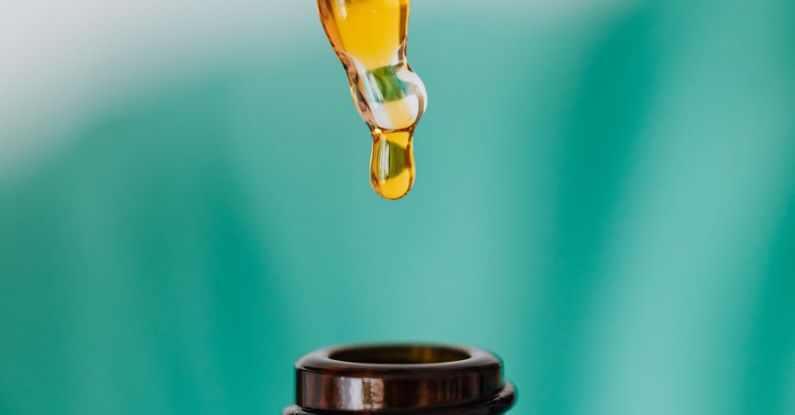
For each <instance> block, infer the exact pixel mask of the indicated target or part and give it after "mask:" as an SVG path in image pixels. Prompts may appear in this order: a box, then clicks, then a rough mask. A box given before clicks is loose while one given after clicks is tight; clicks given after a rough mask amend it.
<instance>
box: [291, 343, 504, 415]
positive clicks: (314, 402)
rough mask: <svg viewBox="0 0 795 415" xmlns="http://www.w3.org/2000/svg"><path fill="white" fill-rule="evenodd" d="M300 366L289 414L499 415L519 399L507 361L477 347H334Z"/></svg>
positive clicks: (305, 357)
mask: <svg viewBox="0 0 795 415" xmlns="http://www.w3.org/2000/svg"><path fill="white" fill-rule="evenodd" d="M295 370H296V391H295V392H296V394H295V406H292V407H290V408H288V409H287V410H286V411H285V412H284V414H285V415H327V414H339V413H340V412H345V413H349V415H354V413H359V414H361V415H365V414H371V413H374V412H389V413H392V414H394V413H403V414H406V415H420V414H423V415H428V414H430V412H428V411H431V412H433V414H434V415H498V414H500V413H502V412H504V411H505V410H507V409H508V408H509V407H510V406H511V404H512V403H513V400H514V397H515V394H514V389H513V386H512V385H511V384H510V382H505V381H503V379H502V362H501V361H500V359H499V358H498V357H497V356H495V355H493V354H491V353H489V352H487V351H485V350H482V349H477V348H473V347H464V346H452V345H433V344H422V343H419V344H418V343H411V344H400V343H398V344H375V345H373V344H369V345H353V346H343V347H332V348H326V349H320V350H316V351H314V352H312V353H309V354H308V355H306V356H304V357H302V358H301V359H299V360H298V362H296V364H295Z"/></svg>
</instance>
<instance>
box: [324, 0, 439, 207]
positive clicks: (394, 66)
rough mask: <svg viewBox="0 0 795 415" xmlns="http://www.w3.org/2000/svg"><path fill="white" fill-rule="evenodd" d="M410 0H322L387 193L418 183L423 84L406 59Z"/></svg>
mask: <svg viewBox="0 0 795 415" xmlns="http://www.w3.org/2000/svg"><path fill="white" fill-rule="evenodd" d="M409 3H410V0H318V9H319V11H320V18H321V21H322V23H323V27H324V28H325V30H326V34H327V35H328V38H329V40H330V41H331V44H332V46H333V47H334V50H335V52H336V53H337V56H338V57H339V59H340V61H341V62H342V64H343V66H344V67H345V70H346V73H347V75H348V79H349V81H350V86H351V94H352V96H353V100H354V104H355V105H356V108H357V110H358V111H359V114H360V115H361V116H362V118H363V119H364V120H365V122H366V123H367V125H368V126H369V127H370V131H371V134H372V141H373V150H372V156H371V160H370V179H371V180H370V181H371V183H372V186H373V189H375V191H376V192H377V193H378V194H380V195H381V196H383V197H384V198H387V199H393V200H394V199H399V198H401V197H403V196H405V195H406V194H407V193H408V192H409V190H411V187H412V185H413V184H414V176H415V170H414V155H413V153H412V139H413V136H414V129H415V126H416V125H417V122H418V121H419V120H420V118H421V117H422V114H423V112H424V111H425V106H426V102H427V98H426V93H425V87H424V85H423V84H422V81H421V80H420V79H419V77H418V76H417V75H416V74H415V73H414V72H413V71H412V70H411V67H410V66H409V65H408V62H407V61H406V34H407V29H408V17H409Z"/></svg>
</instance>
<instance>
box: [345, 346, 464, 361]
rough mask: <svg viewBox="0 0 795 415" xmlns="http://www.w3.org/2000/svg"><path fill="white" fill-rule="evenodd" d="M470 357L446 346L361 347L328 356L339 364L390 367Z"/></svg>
mask: <svg viewBox="0 0 795 415" xmlns="http://www.w3.org/2000/svg"><path fill="white" fill-rule="evenodd" d="M470 357H472V355H471V354H469V353H467V352H466V351H465V350H461V349H456V348H453V347H446V346H411V345H405V346H402V345H397V346H361V347H351V348H347V349H341V350H337V351H334V352H332V353H330V354H329V358H330V359H332V360H336V361H340V362H350V363H365V364H390V365H418V364H420V365H421V364H434V363H449V362H457V361H461V360H466V359H469V358H470Z"/></svg>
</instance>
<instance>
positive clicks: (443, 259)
mask: <svg viewBox="0 0 795 415" xmlns="http://www.w3.org/2000/svg"><path fill="white" fill-rule="evenodd" d="M303 3H304V2H293V3H292V4H293V5H290V6H286V5H285V4H287V3H284V4H282V5H281V6H279V5H276V6H273V7H272V8H270V9H268V10H267V13H264V14H263V18H264V16H266V15H267V14H268V13H271V14H274V13H281V12H283V11H284V10H282V8H285V10H286V8H289V9H290V13H286V12H285V13H286V14H285V16H286V17H285V21H286V23H285V24H284V26H283V27H284V28H285V29H284V30H283V31H282V32H279V33H285V34H287V35H284V36H278V37H276V38H273V37H266V36H265V35H252V36H240V38H241V39H242V38H245V39H247V40H245V41H240V42H239V43H234V42H232V41H231V40H228V39H227V40H225V41H217V42H210V43H207V44H206V45H204V46H202V47H201V49H199V50H200V53H199V55H201V56H205V57H208V58H207V59H199V60H196V61H190V60H185V61H184V62H183V61H179V62H182V63H170V62H172V61H171V60H166V62H167V63H166V64H160V65H156V64H155V63H152V65H153V67H154V69H151V70H150V73H151V74H153V75H152V76H150V77H148V78H141V79H138V78H134V80H133V81H129V80H128V81H125V82H122V81H118V83H119V85H120V86H117V87H116V89H114V91H116V92H114V93H113V94H107V95H103V97H102V98H101V99H97V100H95V101H91V104H90V105H89V104H86V105H85V110H84V111H83V112H82V113H81V114H82V115H80V116H76V115H75V116H70V117H71V118H69V120H70V121H69V122H67V121H64V119H62V118H57V117H56V118H49V116H48V117H44V116H43V115H41V113H39V112H37V111H40V109H36V108H35V107H34V108H33V109H32V110H30V111H28V112H25V113H24V114H23V113H21V112H20V111H22V110H19V111H17V112H14V110H13V108H12V109H11V110H8V111H6V112H5V113H0V116H2V115H6V116H9V118H8V119H7V121H8V122H10V121H11V117H10V115H15V117H14V118H17V116H19V115H20V114H22V115H24V116H26V117H27V118H29V119H31V120H33V121H31V123H32V124H36V123H41V124H42V125H46V126H47V128H46V129H45V128H42V129H40V130H36V129H30V130H25V131H28V132H25V133H21V132H20V133H17V134H16V135H13V134H11V133H9V134H7V135H6V139H8V140H11V139H15V140H17V141H18V142H23V143H28V142H41V143H43V144H40V145H38V146H37V147H36V148H35V150H31V151H29V152H27V153H25V154H26V155H25V156H24V157H22V156H21V155H20V156H18V157H17V156H15V153H9V152H7V153H6V159H8V160H15V162H14V163H11V162H8V163H7V165H6V166H5V168H3V169H2V170H0V413H2V414H9V415H10V414H276V413H279V411H280V410H281V408H283V407H284V406H285V405H287V404H289V403H290V402H291V399H292V388H293V384H292V379H293V373H292V363H293V362H294V361H295V360H296V359H297V358H298V357H300V356H301V355H302V354H304V353H306V352H309V351H311V350H313V349H315V348H318V347H321V346H325V345H329V344H338V343H349V342H369V341H387V340H390V341H391V340H419V341H437V342H453V343H464V344H472V345H478V346H481V347H485V348H488V349H491V350H494V351H495V352H497V353H498V354H499V355H500V356H502V357H503V359H504V360H505V363H506V367H507V372H506V374H507V377H509V378H510V379H512V380H513V381H514V382H515V383H516V384H517V386H518V388H519V391H520V400H519V403H518V404H517V406H516V407H515V409H514V410H513V412H512V413H514V414H523V415H531V414H544V415H554V414H679V415H684V414H694V415H696V414H699V415H703V414H721V415H728V414H782V415H785V414H793V413H795V393H794V392H795V324H794V323H793V317H795V3H793V2H791V1H786V0H781V1H773V0H768V1H760V2H746V1H720V2H718V1H704V2H679V1H670V2H659V3H658V2H644V1H630V2H625V1H622V2H617V1H613V2H606V1H601V2H576V1H570V2H563V3H561V4H557V3H556V2H545V1H539V2H506V1H503V2H494V3H493V4H491V6H487V5H486V4H487V3H484V2H480V3H479V6H478V4H476V3H474V2H452V1H447V2H444V1H438V2H420V1H417V2H415V4H414V6H413V9H412V13H413V14H412V18H411V33H410V47H409V56H410V61H411V63H412V65H413V67H414V69H415V70H416V71H417V72H418V73H419V74H420V75H421V76H422V78H423V79H424V81H425V83H426V85H427V87H428V91H429V95H430V104H429V109H428V112H427V114H426V116H425V118H424V119H423V121H422V123H421V125H420V127H419V129H418V132H417V137H416V150H415V151H416V159H417V163H418V180H417V182H416V186H415V189H414V190H413V191H412V193H411V194H410V195H409V196H408V197H407V198H406V199H404V200H401V201H399V202H386V201H383V200H381V199H379V198H378V197H377V196H376V195H375V194H374V193H373V192H372V191H371V190H370V188H369V182H368V176H367V174H368V171H367V163H368V157H369V151H370V148H369V135H368V132H367V129H366V127H365V126H364V125H363V124H362V123H361V121H360V120H359V119H358V117H357V115H356V113H355V111H354V109H353V107H352V106H351V102H350V97H349V93H348V91H347V86H346V84H345V78H344V75H343V72H342V70H341V67H340V64H339V62H338V61H337V60H336V58H335V57H334V56H333V53H332V51H331V49H330V47H329V45H328V42H327V41H326V39H325V38H324V37H323V34H322V29H321V27H320V24H319V23H318V21H317V18H316V14H315V13H316V11H315V10H314V6H313V5H312V4H303ZM305 3H312V2H305ZM453 3H456V4H458V5H459V6H460V7H459V6H456V7H453V5H452V4H453ZM11 7H13V5H12V6H11ZM164 13H165V12H164ZM256 18H257V16H256V15H254V19H256ZM141 30H144V29H141ZM147 30H148V29H147ZM229 30H230V31H232V32H234V29H229ZM174 31H176V29H173V28H172V29H169V27H168V26H165V28H163V29H161V32H155V33H154V35H153V36H154V37H157V36H163V37H168V36H169V34H171V33H173V32H174ZM197 33H198V31H197ZM241 33H242V29H241ZM263 33H264V32H263ZM257 36H260V37H257ZM224 42H226V43H224ZM282 42H283V43H282ZM147 48H154V49H158V48H160V49H162V50H163V55H164V56H166V55H167V56H171V55H172V52H175V51H176V50H177V49H178V48H177V46H175V45H172V44H166V45H163V44H159V43H158V42H154V43H152V44H147V45H144V46H141V47H140V48H133V49H124V50H123V53H124V54H127V55H130V56H133V57H136V56H137V54H141V55H142V56H143V54H144V51H145V50H147ZM158 50H159V49H158ZM136 59H137V58H136ZM142 59H143V58H142ZM133 60H134V59H133ZM186 62H187V63H186ZM84 63H85V62H84ZM53 64H54V65H55V64H57V61H56V60H55V58H53ZM88 66H89V67H93V66H96V67H98V68H99V67H102V68H105V66H101V65H100V62H99V61H98V62H96V63H95V62H88ZM98 71H99V70H98ZM105 75H106V78H103V79H105V81H103V82H102V83H98V84H97V85H94V86H93V87H87V88H85V91H84V93H86V94H88V93H90V92H92V88H94V89H97V90H99V89H101V88H104V87H106V86H107V85H115V83H116V82H115V81H114V78H113V76H109V75H108V74H105ZM111 75H112V74H111ZM39 81H40V80H37V81H36V82H39ZM12 98H14V97H12ZM16 98H20V99H21V98H22V96H21V95H20V96H19V97H16ZM42 105H46V103H42ZM68 106H69V105H68V104H67V105H64V108H67V107H68ZM9 108H11V107H9ZM31 111H32V112H31ZM64 111H65V110H64ZM20 131H22V130H20ZM34 132H35V133H34ZM9 151H10V150H9ZM19 160H22V161H19Z"/></svg>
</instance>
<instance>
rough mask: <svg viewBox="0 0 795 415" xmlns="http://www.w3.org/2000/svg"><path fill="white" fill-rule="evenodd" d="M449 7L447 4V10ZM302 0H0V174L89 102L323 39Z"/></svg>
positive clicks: (589, 4) (548, 1) (471, 6)
mask: <svg viewBox="0 0 795 415" xmlns="http://www.w3.org/2000/svg"><path fill="white" fill-rule="evenodd" d="M630 2H634V1H633V0H598V1H597V0H567V1H560V0H490V1H488V2H483V1H461V0H420V1H416V2H415V3H414V4H413V13H424V14H427V13H433V14H434V15H435V16H439V18H455V14H456V13H470V12H472V13H478V14H480V15H482V16H483V17H484V19H493V20H506V21H512V22H513V23H515V22H516V19H524V20H527V21H528V24H529V23H530V22H532V21H536V22H538V21H543V22H547V23H548V22H550V21H554V20H557V19H566V18H570V17H572V16H576V15H583V14H588V13H591V12H593V11H594V9H602V10H603V11H604V10H609V9H611V8H614V7H615V6H626V4H628V3H630ZM451 11H454V12H453V13H451ZM321 33H322V30H321V28H320V25H319V24H318V22H317V16H316V8H315V3H314V1H311V0H303V1H298V0H259V1H253V0H205V1H189V0H168V1H162V0H136V1H119V0H110V1H109V0H72V1H68V2H66V1H56V0H6V1H3V2H1V3H0V57H2V65H0V91H2V93H1V94H0V178H3V176H6V175H8V174H9V173H10V172H11V171H13V169H14V168H17V167H20V166H22V165H24V164H25V162H26V161H29V160H31V157H32V156H37V155H42V154H46V151H53V150H55V149H57V148H58V144H61V143H58V142H57V141H58V140H60V139H62V137H64V136H68V134H64V133H63V132H64V131H69V128H70V127H71V126H74V125H77V124H79V123H80V122H81V121H82V120H83V119H84V118H85V117H87V116H89V115H90V114H95V113H96V110H97V109H99V108H102V107H103V106H105V105H110V104H112V103H113V102H117V100H119V99H124V97H126V96H128V95H129V94H131V93H132V94H134V93H135V92H136V91H141V90H151V89H152V88H157V87H158V85H161V84H163V83H164V82H170V81H173V80H176V79H180V78H181V77H182V76H183V75H184V74H186V73H189V72H190V71H191V70H194V69H195V68H199V67H208V66H210V67H212V66H214V65H224V64H225V62H228V61H230V60H233V59H235V58H236V57H240V56H257V55H261V56H262V59H282V58H283V57H284V56H287V55H289V54H287V55H285V52H286V51H289V50H290V49H291V48H293V47H295V46H296V45H300V44H301V42H302V41H312V42H325V40H324V39H323V38H322V36H321Z"/></svg>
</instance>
